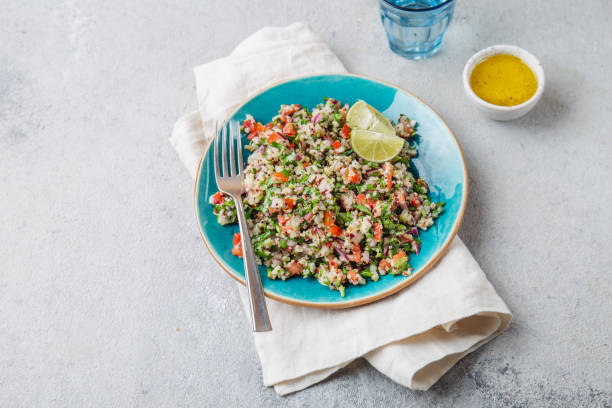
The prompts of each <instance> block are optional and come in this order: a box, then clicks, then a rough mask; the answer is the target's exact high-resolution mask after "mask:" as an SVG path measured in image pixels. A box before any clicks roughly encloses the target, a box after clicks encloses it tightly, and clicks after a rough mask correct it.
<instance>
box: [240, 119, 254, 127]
mask: <svg viewBox="0 0 612 408" xmlns="http://www.w3.org/2000/svg"><path fill="white" fill-rule="evenodd" d="M242 127H243V128H245V129H253V120H252V119H247V120H245V121H244V122H242Z"/></svg>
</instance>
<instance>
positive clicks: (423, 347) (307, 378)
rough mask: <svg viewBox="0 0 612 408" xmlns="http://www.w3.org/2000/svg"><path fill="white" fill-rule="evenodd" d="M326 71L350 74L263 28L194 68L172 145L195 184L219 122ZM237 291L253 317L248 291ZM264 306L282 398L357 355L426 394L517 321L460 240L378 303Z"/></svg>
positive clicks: (260, 338)
mask: <svg viewBox="0 0 612 408" xmlns="http://www.w3.org/2000/svg"><path fill="white" fill-rule="evenodd" d="M323 72H345V69H344V66H343V65H342V63H341V62H340V61H339V60H338V58H337V57H336V56H335V55H334V54H333V53H332V52H331V50H330V49H329V48H328V47H327V45H326V44H325V42H324V41H323V40H322V39H321V38H320V37H318V36H317V35H316V34H314V33H313V32H312V31H311V29H310V28H309V27H308V25H307V24H304V23H294V24H291V25H289V26H287V27H266V28H263V29H261V30H260V31H258V32H256V33H255V34H253V35H251V36H250V37H248V38H247V39H245V40H244V41H243V42H241V43H240V44H239V45H238V46H237V47H236V48H235V49H234V51H233V52H232V53H231V54H230V55H229V56H227V57H225V58H221V59H218V60H216V61H212V62H210V63H207V64H204V65H201V66H199V67H196V68H195V77H196V87H197V93H198V104H199V110H197V111H194V112H191V113H188V114H186V115H184V116H183V117H181V118H179V119H178V121H177V122H176V124H175V126H174V129H173V132H172V136H171V138H170V143H171V144H172V146H174V148H175V150H176V152H177V153H178V155H179V158H180V159H181V161H182V162H183V163H184V165H185V166H186V167H187V169H188V170H189V172H190V174H191V176H192V177H193V178H195V176H196V171H197V168H198V163H199V161H200V157H201V154H202V151H203V149H204V147H205V146H206V145H207V143H208V141H209V137H211V136H212V135H214V126H215V125H214V124H215V121H219V122H221V121H223V120H225V119H226V117H227V116H228V115H229V114H230V113H231V112H232V111H233V110H234V109H235V108H236V107H237V106H238V105H239V104H240V103H241V102H242V101H244V100H245V99H247V98H248V97H250V96H252V95H253V94H255V93H257V92H258V91H259V90H261V89H263V88H265V87H267V86H269V85H271V84H273V83H275V82H278V81H281V80H285V79H289V78H292V77H299V76H304V75H309V74H316V73H323ZM289 102H290V101H288V102H287V103H289ZM287 284H291V283H290V282H288V283H287ZM238 290H239V292H240V297H241V300H242V303H243V307H244V308H245V312H246V313H247V315H248V313H249V309H248V307H249V306H248V300H247V295H246V290H245V289H244V287H243V286H242V285H240V284H238ZM266 301H267V305H268V312H269V315H270V319H271V321H272V326H273V330H272V331H271V332H264V333H254V340H255V348H256V350H257V353H258V355H259V358H260V361H261V366H262V372H263V382H264V385H266V386H274V389H275V390H276V392H277V393H279V394H283V395H284V394H288V393H291V392H295V391H298V390H301V389H304V388H306V387H308V386H310V385H312V384H315V383H317V382H319V381H321V380H323V379H325V378H326V377H328V376H329V375H331V374H333V373H334V372H335V371H337V370H339V369H340V368H342V367H344V366H346V365H347V364H349V363H350V362H351V361H353V360H354V359H356V358H359V357H364V358H365V359H366V360H368V361H369V362H370V364H372V366H374V367H375V368H376V369H377V370H379V371H380V372H382V373H383V374H385V375H387V376H388V377H389V378H391V379H393V380H394V381H396V382H398V383H399V384H402V385H404V386H407V387H410V388H412V389H415V390H426V389H428V388H429V387H431V386H432V385H433V384H434V383H435V382H436V381H437V380H438V379H439V378H440V377H441V376H442V375H443V374H444V373H445V372H446V371H448V370H449V369H450V368H451V367H452V366H453V365H454V364H455V363H456V362H457V361H458V360H459V359H461V358H462V357H463V356H465V355H466V354H468V353H470V352H471V351H473V350H475V349H476V348H478V347H480V346H481V345H483V344H484V343H486V342H488V341H490V340H491V339H493V338H494V337H495V336H497V335H498V334H499V333H501V332H502V331H503V330H504V329H505V328H506V327H507V326H508V324H509V323H510V320H511V319H512V315H511V313H510V311H509V310H508V307H507V306H506V305H505V303H504V301H503V300H502V299H501V298H500V297H499V296H498V295H497V293H496V292H495V289H494V288H493V287H492V286H491V284H490V283H489V281H488V280H487V278H486V276H485V274H484V273H483V271H482V269H481V268H480V267H479V265H478V263H477V262H476V261H475V260H474V258H473V257H472V255H471V254H470V252H469V250H468V249H467V248H466V247H465V245H464V244H463V242H462V241H461V239H459V237H456V238H455V239H454V241H453V242H452V243H451V245H450V247H449V249H448V251H447V253H446V254H445V255H444V256H443V257H442V259H441V260H440V261H439V262H438V264H437V265H436V266H434V267H433V268H432V270H431V271H430V272H429V273H427V274H426V275H425V276H424V277H423V278H421V279H420V280H419V281H417V282H416V283H414V284H413V285H411V286H409V287H408V288H407V289H405V290H402V291H400V292H399V293H397V294H395V295H392V296H390V297H387V298H385V299H383V300H380V301H378V302H375V303H371V304H368V305H364V306H361V307H356V308H351V309H344V310H323V309H311V308H305V307H297V306H291V305H287V304H284V303H280V302H277V301H274V300H271V299H266Z"/></svg>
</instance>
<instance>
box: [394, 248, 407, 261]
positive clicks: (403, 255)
mask: <svg viewBox="0 0 612 408" xmlns="http://www.w3.org/2000/svg"><path fill="white" fill-rule="evenodd" d="M407 256H408V255H406V253H405V252H404V251H402V250H401V249H400V250H399V251H398V252H397V254H395V255H393V260H394V261H398V260H400V259H402V258H406V257H407Z"/></svg>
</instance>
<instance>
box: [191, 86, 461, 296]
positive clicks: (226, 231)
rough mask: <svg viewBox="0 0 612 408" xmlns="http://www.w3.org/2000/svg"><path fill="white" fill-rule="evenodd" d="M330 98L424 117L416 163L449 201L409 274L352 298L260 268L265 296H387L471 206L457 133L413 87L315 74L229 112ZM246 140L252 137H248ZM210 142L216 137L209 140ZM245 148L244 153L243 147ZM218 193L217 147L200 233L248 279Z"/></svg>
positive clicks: (443, 243) (429, 257)
mask: <svg viewBox="0 0 612 408" xmlns="http://www.w3.org/2000/svg"><path fill="white" fill-rule="evenodd" d="M324 96H329V97H332V98H334V99H338V100H340V101H341V102H342V103H343V104H344V103H349V104H353V103H354V102H355V101H357V100H358V99H363V100H364V101H366V102H367V103H369V104H370V105H372V106H374V107H375V108H376V109H378V110H379V111H381V112H382V113H383V114H385V116H387V117H388V118H390V119H392V120H397V118H398V116H399V114H400V113H404V114H406V115H407V116H409V117H410V118H411V119H414V120H416V121H417V122H418V123H419V131H418V133H419V134H420V135H421V137H420V140H418V150H419V155H418V156H417V157H416V158H414V160H413V162H414V167H416V172H418V175H419V176H420V177H424V178H425V180H426V181H427V183H428V184H429V186H430V190H431V197H432V199H433V200H434V201H446V203H447V204H446V207H445V209H444V212H443V213H442V215H441V216H440V218H439V219H438V220H436V222H435V224H434V225H433V226H432V227H431V228H430V229H429V230H428V231H426V232H422V233H421V239H422V241H423V242H422V248H421V252H420V254H419V255H418V256H417V255H414V254H412V255H411V256H410V264H411V266H412V267H413V268H414V272H413V274H412V275H411V276H408V277H405V276H391V275H386V276H382V277H381V279H380V280H379V281H378V282H371V281H368V283H367V284H366V285H363V286H349V287H347V289H346V296H345V297H341V296H340V293H339V292H338V291H332V290H330V289H329V288H327V287H326V286H323V285H321V284H320V283H318V282H317V281H316V280H315V279H312V278H306V279H304V278H292V279H288V280H286V281H282V280H271V279H268V277H267V273H266V267H265V266H260V268H259V272H260V274H261V279H262V282H263V287H264V290H265V294H266V295H267V296H268V297H270V298H273V299H276V300H279V301H281V302H285V303H290V304H294V305H300V306H309V307H320V308H345V307H352V306H357V305H361V304H365V303H369V302H373V301H375V300H378V299H381V298H383V297H385V296H389V295H391V294H392V293H395V292H397V291H398V290H400V289H402V288H405V287H406V286H408V285H409V284H411V283H412V282H414V281H416V280H417V279H418V278H420V277H421V276H423V275H424V274H425V273H426V272H427V271H428V270H429V269H430V268H431V267H432V266H433V265H434V264H435V263H436V261H437V260H438V259H439V258H440V256H441V255H442V254H443V253H444V251H445V250H446V249H447V248H448V246H449V245H450V243H451V241H452V239H453V237H454V236H455V234H456V233H457V230H458V229H459V225H460V223H461V219H462V217H463V213H464V210H465V205H466V201H467V192H468V178H467V170H466V166H465V162H464V159H463V154H462V152H461V148H460V147H459V143H458V142H457V139H456V138H455V136H454V135H453V132H452V131H451V130H450V129H449V127H448V126H447V125H446V123H445V122H444V121H443V120H442V118H440V116H439V115H438V114H437V113H436V112H435V111H434V110H433V109H431V108H430V107H429V106H427V105H426V104H425V103H424V102H422V101H421V100H420V99H418V98H417V97H415V96H414V95H412V94H411V93H409V92H407V91H404V90H402V89H400V88H398V87H396V86H393V85H390V84H386V83H384V82H381V81H378V80H375V79H372V78H365V77H362V76H357V75H351V74H328V75H315V76H309V77H304V78H298V79H293V80H290V81H286V82H282V83H279V84H276V85H273V86H271V87H269V88H267V89H265V90H263V91H262V92H260V93H258V94H257V95H255V96H253V97H252V98H250V99H249V100H247V101H245V102H244V103H243V104H242V105H240V107H239V108H238V109H237V110H236V111H235V112H234V113H233V114H232V115H231V116H230V119H235V120H239V121H242V120H244V118H245V115H246V114H247V113H249V114H251V115H253V116H254V117H255V119H256V120H257V121H260V122H263V123H267V122H269V121H270V119H271V118H272V117H273V116H274V115H276V114H277V111H278V109H279V107H280V105H281V104H293V103H299V104H300V105H302V106H306V107H308V108H312V107H313V106H315V105H316V104H318V103H320V102H321V101H322V99H323V97H324ZM243 138H244V139H243V140H244V142H243V144H246V143H247V142H248V141H247V140H246V135H243ZM210 146H212V143H211V144H210ZM245 153H248V152H246V150H245ZM216 191H217V185H216V183H215V176H214V170H213V156H212V149H207V150H206V151H205V152H204V154H203V155H202V159H201V161H200V167H199V169H198V178H197V180H196V186H195V211H196V217H197V220H198V225H199V226H200V232H201V234H202V238H203V239H204V242H205V243H206V246H207V247H208V249H209V250H210V253H211V254H212V256H213V257H214V258H215V260H216V261H217V262H218V263H219V265H221V267H222V268H223V269H225V270H226V271H227V272H228V273H229V274H230V276H232V277H233V278H235V279H237V280H238V281H240V282H242V283H243V284H244V270H243V265H242V259H240V258H237V257H235V256H233V255H232V254H231V250H232V237H233V234H234V233H235V232H238V225H236V224H234V225H228V226H221V225H219V224H218V223H217V220H216V218H215V216H214V214H213V207H212V205H211V204H209V203H208V197H209V196H210V195H211V194H212V193H214V192H216Z"/></svg>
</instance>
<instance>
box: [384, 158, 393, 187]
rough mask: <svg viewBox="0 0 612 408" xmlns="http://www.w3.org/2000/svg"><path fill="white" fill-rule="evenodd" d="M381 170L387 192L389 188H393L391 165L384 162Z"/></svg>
mask: <svg viewBox="0 0 612 408" xmlns="http://www.w3.org/2000/svg"><path fill="white" fill-rule="evenodd" d="M383 170H384V172H385V177H386V181H387V190H391V187H393V166H392V165H391V163H389V162H386V163H385V164H384V166H383Z"/></svg>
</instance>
